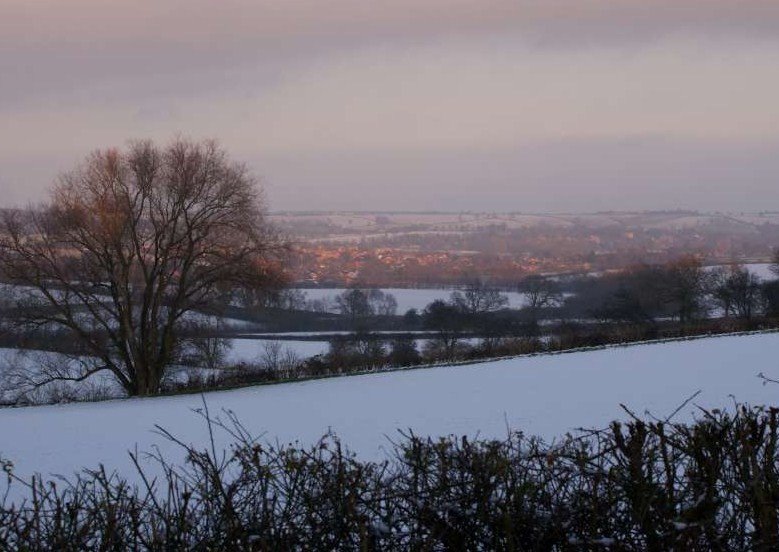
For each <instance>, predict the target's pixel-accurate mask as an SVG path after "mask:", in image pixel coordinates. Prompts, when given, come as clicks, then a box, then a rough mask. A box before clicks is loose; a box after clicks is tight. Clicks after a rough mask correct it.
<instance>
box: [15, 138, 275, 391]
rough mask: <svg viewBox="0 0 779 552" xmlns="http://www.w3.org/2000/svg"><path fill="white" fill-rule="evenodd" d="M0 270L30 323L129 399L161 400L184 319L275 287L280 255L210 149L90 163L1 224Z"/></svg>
mask: <svg viewBox="0 0 779 552" xmlns="http://www.w3.org/2000/svg"><path fill="white" fill-rule="evenodd" d="M0 224H1V225H0V270H1V271H2V276H3V277H4V278H5V279H6V280H7V281H8V282H10V283H12V284H16V285H20V286H26V289H29V290H31V292H30V293H28V294H27V301H28V303H29V304H28V307H29V308H27V309H26V311H25V312H26V316H27V320H26V321H27V322H28V323H31V324H36V325H52V326H59V327H64V328H67V329H68V330H70V331H71V332H72V334H73V336H74V337H75V338H77V339H78V340H79V341H80V342H81V343H82V345H83V349H84V352H85V353H86V354H88V355H89V356H91V357H94V358H97V359H99V361H100V362H98V363H96V365H95V366H93V367H91V368H89V369H87V370H76V371H74V372H72V373H69V374H53V375H52V379H59V380H73V381H82V380H85V379H87V378H89V377H90V376H91V375H92V374H94V373H97V372H104V371H107V372H110V373H111V374H113V377H114V378H115V379H116V381H117V382H119V384H121V386H122V387H123V388H124V390H125V391H126V392H127V393H128V394H130V395H149V394H153V393H156V392H158V391H159V389H160V384H161V382H162V380H163V377H164V376H165V373H166V370H167V369H168V367H169V366H170V365H171V364H172V363H174V362H175V361H176V358H177V355H178V354H180V345H181V335H180V328H181V326H182V323H183V322H184V321H185V320H186V316H187V314H188V313H191V312H192V311H194V310H197V309H200V308H209V309H213V308H214V306H215V305H218V304H228V303H229V302H230V301H233V300H234V299H235V298H236V297H237V291H238V290H246V289H258V288H264V287H267V286H270V285H277V283H278V280H279V279H280V278H281V276H280V274H281V272H280V268H279V267H280V253H281V252H282V251H283V248H282V246H281V244H280V242H279V240H278V239H277V238H276V237H275V236H274V234H273V233H272V232H271V231H270V228H269V226H268V225H267V224H266V221H265V217H264V210H263V204H262V198H261V193H260V190H259V188H258V186H257V183H256V181H255V179H254V178H253V177H252V176H251V175H250V174H249V172H248V171H247V169H246V168H245V167H244V166H243V165H240V164H237V163H235V162H232V161H231V160H230V159H229V158H228V156H227V154H226V153H225V151H224V150H222V149H221V148H220V147H219V146H218V145H217V144H216V143H215V142H211V141H206V142H201V143H194V142H190V141H186V140H176V141H174V142H173V143H171V144H170V145H169V146H167V147H165V148H160V147H157V146H155V145H154V144H153V143H151V142H149V141H144V142H136V143H133V144H131V145H130V147H129V148H128V149H127V150H126V151H119V150H116V149H109V150H104V151H96V152H94V153H93V154H91V155H90V156H88V157H87V158H86V160H85V161H84V162H83V163H82V164H81V165H79V166H78V167H77V168H76V169H75V170H73V171H72V172H69V173H67V174H65V175H63V176H62V177H61V178H60V179H59V181H58V183H57V184H56V185H55V186H54V188H53V189H52V192H51V197H50V200H49V202H48V203H46V204H44V205H42V206H40V207H34V208H30V209H28V210H26V211H24V212H20V211H16V212H6V213H4V216H3V217H2V222H1V223H0Z"/></svg>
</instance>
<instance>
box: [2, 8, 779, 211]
mask: <svg viewBox="0 0 779 552" xmlns="http://www.w3.org/2000/svg"><path fill="white" fill-rule="evenodd" d="M778 61H779V5H778V4H776V3H775V2H771V1H768V0H747V1H744V2H739V3H732V2H727V1H724V0H714V1H704V0H682V1H676V2H672V1H670V0H662V1H660V2H654V3H652V4H651V5H647V4H645V3H643V2H640V1H638V0H628V1H624V2H619V3H615V2H608V1H605V0H586V1H584V2H578V1H574V0H556V1H553V2H544V3H538V2H534V1H531V0H521V1H518V2H515V1H512V2H509V1H507V0H485V1H484V2H480V3H478V4H477V3H473V2H471V1H469V0H455V1H443V0H425V1H422V2H409V1H406V0H403V1H400V2H395V3H392V4H387V5H371V6H366V5H364V4H363V3H361V2H357V1H354V0H337V1H335V2H333V3H331V4H329V5H328V7H327V9H323V8H322V7H320V5H319V4H317V3H316V2H311V1H310V0H295V1H291V2H285V3H283V4H280V3H275V2H246V1H244V0H229V1H227V2H223V3H220V5H219V6H218V9H217V7H216V6H214V5H212V3H209V2H207V1H205V0H196V1H190V2H182V1H181V0H166V1H163V2H159V3H155V4H154V5H150V6H137V5H135V4H132V3H129V2H126V1H120V2H114V3H111V4H110V5H107V4H105V3H103V2H98V1H97V0H77V1H74V2H68V3H67V4H64V3H61V2H54V1H51V0H47V1H42V2H36V3H30V2H26V1H23V0H8V1H6V2H3V5H2V6H0V71H2V74H3V75H4V78H3V80H4V83H3V86H2V87H0V118H2V120H3V121H4V125H3V130H2V131H0V189H1V190H2V192H3V193H2V196H1V197H0V206H20V205H24V204H26V203H27V202H31V201H32V202H34V201H38V200H40V199H43V198H44V194H45V191H46V189H47V188H48V187H49V186H50V185H51V183H52V182H53V180H54V179H55V178H56V176H57V174H58V173H60V172H62V171H66V170H69V169H71V168H72V167H73V166H74V165H75V164H76V163H78V162H79V161H80V160H82V159H83V158H84V156H85V155H86V154H88V153H89V152H90V151H92V150H94V149H104V148H108V147H114V146H116V147H122V146H124V145H125V144H126V143H127V140H128V139H138V138H140V139H143V138H151V139H153V140H155V141H157V142H158V143H166V142H168V141H170V140H171V139H173V137H175V136H177V135H181V136H185V137H191V138H192V139H195V140H197V139H202V138H216V139H218V140H219V141H220V142H221V143H222V144H223V146H224V147H225V148H226V149H227V150H228V151H229V152H230V153H231V155H232V156H233V158H234V159H236V160H238V161H241V162H245V163H246V164H247V166H248V167H249V168H250V169H251V170H252V172H253V173H254V174H255V175H257V176H258V177H259V178H260V179H261V181H262V183H263V185H264V187H265V190H266V195H267V198H268V202H269V206H270V208H271V209H272V210H299V211H301V210H302V211H307V210H312V209H317V210H366V209H367V210H380V209H388V210H394V211H415V210H420V209H422V210H430V209H433V210H447V211H462V210H474V211H495V210H499V211H506V210H508V211H517V210H520V211H539V212H545V211H557V212H562V211H567V212H587V211H594V210H604V209H606V210H635V209H639V210H644V209H649V210H664V209H679V208H681V209H697V210H706V211H725V210H734V211H759V210H766V209H769V210H771V209H772V210H777V209H779V195H778V194H776V193H775V188H776V184H777V175H779V155H777V152H779V105H778V104H777V102H776V101H775V98H776V97H777V96H779V72H777V71H776V69H775V68H776V67H777V62H778Z"/></svg>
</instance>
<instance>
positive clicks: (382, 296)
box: [368, 289, 398, 316]
mask: <svg viewBox="0 0 779 552" xmlns="http://www.w3.org/2000/svg"><path fill="white" fill-rule="evenodd" d="M368 303H369V304H370V306H371V308H372V310H373V312H374V313H375V314H378V315H379V316H395V314H396V313H397V312H398V300H397V299H395V296H394V295H392V294H391V293H388V292H386V291H382V290H380V289H370V290H368Z"/></svg>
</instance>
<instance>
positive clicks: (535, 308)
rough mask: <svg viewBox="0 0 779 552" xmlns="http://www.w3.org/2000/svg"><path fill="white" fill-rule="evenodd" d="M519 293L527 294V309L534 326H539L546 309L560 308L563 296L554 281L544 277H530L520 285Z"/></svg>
mask: <svg viewBox="0 0 779 552" xmlns="http://www.w3.org/2000/svg"><path fill="white" fill-rule="evenodd" d="M518 287H519V291H521V292H522V293H524V294H525V308H526V309H527V310H528V312H529V313H530V319H531V322H532V324H533V325H536V324H538V319H539V318H540V317H541V312H542V311H543V310H544V309H550V308H554V307H559V306H560V305H561V304H562V302H563V295H562V293H560V288H559V286H558V285H557V283H556V282H555V281H554V280H551V279H549V278H547V277H544V276H536V275H533V276H528V277H527V278H525V279H524V280H522V282H521V283H520V284H519V286H518Z"/></svg>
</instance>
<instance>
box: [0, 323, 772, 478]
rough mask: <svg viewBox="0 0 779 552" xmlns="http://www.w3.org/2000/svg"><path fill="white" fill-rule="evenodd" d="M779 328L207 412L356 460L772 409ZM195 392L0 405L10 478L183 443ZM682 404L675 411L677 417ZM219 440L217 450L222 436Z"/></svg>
mask: <svg viewBox="0 0 779 552" xmlns="http://www.w3.org/2000/svg"><path fill="white" fill-rule="evenodd" d="M777 358H779V334H764V335H752V336H741V337H720V338H710V339H700V340H695V341H687V342H675V343H666V344H654V345H638V346H632V347H624V348H613V349H606V350H599V351H591V352H579V353H572V354H563V355H556V356H538V357H525V358H518V359H512V360H502V361H494V362H486V363H482V364H473V365H465V366H456V367H439V368H429V369H420V370H409V371H403V372H394V373H382V374H373V375H364V376H353V377H342V378H332V379H325V380H315V381H307V382H296V383H288V384H280V385H269V386H260V387H255V388H247V389H242V390H234V391H222V392H213V393H209V394H207V395H206V397H207V402H208V406H209V408H210V409H211V412H212V413H218V412H219V411H220V410H222V409H230V410H232V411H234V412H235V413H236V414H237V415H238V417H239V418H240V419H241V420H242V421H243V422H244V423H245V425H246V426H247V427H248V428H249V429H250V430H251V431H253V432H255V433H256V434H262V435H263V436H264V438H265V439H266V440H269V441H276V440H278V441H280V442H291V441H296V440H297V441H299V442H300V443H302V444H310V443H312V442H314V441H315V440H316V439H317V438H319V437H320V436H321V435H322V434H323V433H325V432H327V431H328V430H333V431H335V432H336V433H337V434H338V435H339V436H340V437H341V438H342V439H343V441H344V442H345V443H346V444H348V446H349V447H351V448H352V449H353V450H355V451H356V452H357V453H358V454H360V455H361V456H363V457H366V458H382V457H383V455H384V454H385V452H386V446H387V444H388V440H389V439H391V438H393V439H394V438H397V437H398V433H397V432H398V430H399V429H401V430H402V429H409V428H411V429H413V430H414V432H415V433H417V434H419V435H445V434H458V435H462V434H467V435H471V436H475V435H480V436H482V437H502V436H504V435H505V434H506V428H507V427H511V428H513V429H522V430H524V431H525V432H526V433H530V434H537V435H541V436H543V437H545V438H547V439H552V438H555V437H557V436H559V435H561V434H563V433H565V432H566V431H570V430H572V429H575V428H577V427H582V426H584V427H603V426H604V425H605V424H607V423H608V422H609V421H610V420H612V419H614V418H624V416H625V415H624V412H623V411H622V410H621V408H620V406H619V404H620V403H624V404H626V405H628V406H629V407H630V408H632V409H633V410H635V411H636V412H639V413H642V412H644V411H645V410H646V409H649V410H651V412H653V413H654V414H656V415H658V416H665V415H667V414H669V413H670V412H672V411H673V410H674V409H675V408H676V407H677V406H678V405H679V404H681V403H682V402H683V401H684V399H686V398H687V397H689V396H690V395H692V394H693V393H694V392H696V391H698V390H701V391H702V392H701V394H700V395H699V396H698V397H697V399H696V400H695V403H696V404H698V405H701V406H704V407H727V406H729V405H732V404H733V400H734V398H735V399H736V400H738V401H744V402H750V403H752V404H769V403H771V404H777V398H779V387H777V386H772V385H769V386H764V385H762V383H761V381H760V380H759V379H758V378H757V377H756V375H757V374H758V372H761V371H763V372H765V373H766V374H767V375H769V376H774V377H776V376H779V362H777V361H776V359H777ZM200 406H201V398H200V396H197V395H187V396H178V397H167V398H151V399H135V400H115V401H107V402H102V403H88V404H66V405H57V406H44V407H29V408H10V409H2V410H0V436H2V441H0V455H1V456H2V457H4V458H6V459H10V460H12V461H13V462H14V463H15V466H16V473H18V474H20V475H29V474H31V473H32V472H41V473H44V474H52V473H57V474H72V473H73V472H74V471H76V470H78V469H79V468H81V467H85V466H86V467H94V466H96V465H97V464H98V463H104V464H105V465H106V466H107V467H108V468H109V469H117V470H119V471H121V472H123V473H130V471H129V459H128V456H127V451H128V450H129V449H133V448H134V447H136V446H137V447H138V449H139V450H149V449H150V448H151V447H152V446H154V445H158V446H160V447H161V449H162V450H163V452H165V453H166V454H168V455H170V457H171V458H174V459H175V458H177V456H176V451H175V449H173V448H172V447H170V446H169V445H168V444H167V443H166V442H165V441H164V440H163V439H162V438H161V437H159V436H158V435H156V434H155V433H154V431H153V430H154V426H155V424H161V425H162V426H164V427H165V428H167V429H168V430H170V431H171V432H173V433H174V434H175V435H177V436H179V437H181V438H182V439H183V440H184V441H187V442H194V443H199V444H202V445H204V444H205V442H206V441H205V439H206V431H205V428H204V427H203V425H202V423H201V422H200V421H199V419H198V417H197V416H196V415H194V414H193V413H192V409H194V408H198V407H200ZM694 411H695V407H694V406H692V405H690V406H689V407H687V408H685V409H684V410H683V411H682V412H680V414H679V415H678V418H677V419H689V418H690V417H691V416H692V413H693V412H694ZM220 439H222V440H221V441H220V444H225V443H226V441H224V440H223V437H220Z"/></svg>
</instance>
